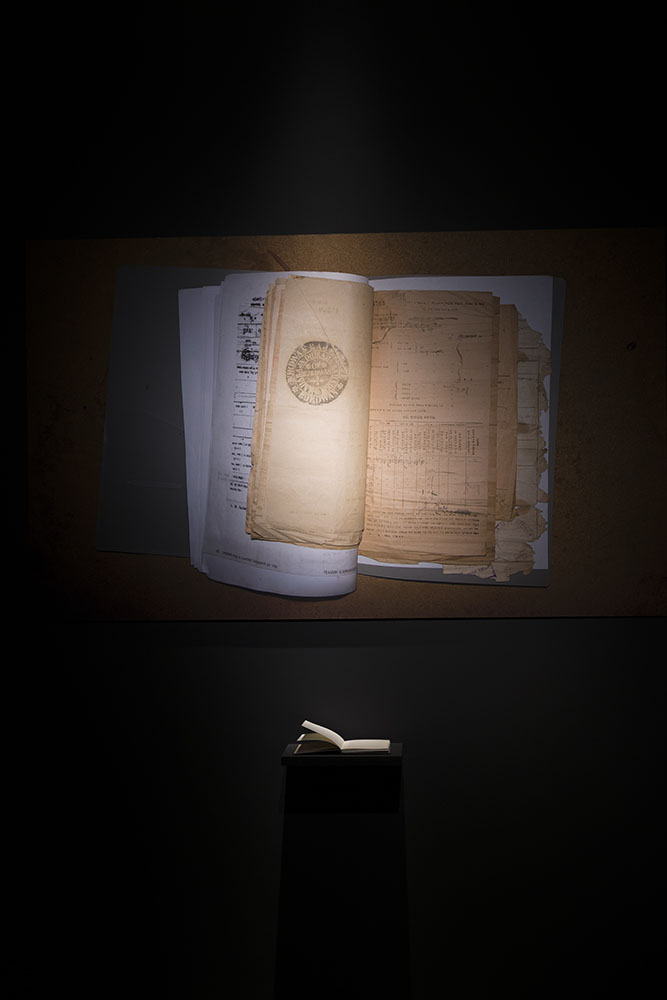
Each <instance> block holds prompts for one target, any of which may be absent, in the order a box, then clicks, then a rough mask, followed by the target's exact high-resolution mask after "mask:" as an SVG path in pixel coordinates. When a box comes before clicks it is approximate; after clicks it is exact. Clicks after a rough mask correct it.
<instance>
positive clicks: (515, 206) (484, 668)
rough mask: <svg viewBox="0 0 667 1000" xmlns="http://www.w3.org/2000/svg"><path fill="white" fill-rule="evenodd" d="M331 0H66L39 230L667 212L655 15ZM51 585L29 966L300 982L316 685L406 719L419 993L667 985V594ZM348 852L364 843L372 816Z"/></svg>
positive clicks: (325, 704) (626, 991) (624, 221)
mask: <svg viewBox="0 0 667 1000" xmlns="http://www.w3.org/2000/svg"><path fill="white" fill-rule="evenodd" d="M304 11H305V8H304ZM304 11H301V12H300V11H299V10H298V5H297V10H296V14H295V12H294V9H292V13H291V15H290V18H291V19H287V15H283V14H282V13H277V12H276V13H275V14H274V16H273V17H272V18H271V19H270V20H268V21H265V20H262V19H261V18H259V17H256V16H255V13H254V12H253V17H252V18H248V19H247V20H246V21H245V22H242V21H240V20H239V19H238V18H234V20H233V25H232V22H231V20H230V21H228V22H227V23H225V24H224V25H216V26H215V28H211V30H206V28H207V25H206V23H205V22H202V21H201V20H199V19H198V18H192V19H190V20H188V21H187V23H185V24H182V23H181V22H179V26H178V27H179V31H178V37H177V38H176V39H170V40H169V41H168V40H167V39H166V37H165V33H164V31H163V30H162V28H159V29H158V28H157V27H156V25H155V23H154V22H153V21H147V22H146V23H141V22H140V21H139V20H138V19H137V18H138V15H136V14H135V15H134V19H133V20H131V21H130V22H129V23H128V22H126V21H123V22H122V24H119V23H110V24H107V25H106V26H105V42H106V44H105V45H104V46H102V45H101V43H100V40H99V37H98V36H96V41H95V44H92V40H91V45H90V46H82V45H81V44H79V43H77V44H76V45H75V44H74V43H73V42H70V43H69V46H65V47H63V45H61V46H60V47H58V46H55V45H54V44H53V42H54V40H55V39H56V38H57V39H58V40H59V41H61V42H62V41H63V39H62V37H61V33H62V31H63V30H64V28H63V25H62V24H57V25H56V24H51V25H49V24H44V25H43V26H42V33H41V34H40V35H39V36H37V37H34V38H33V42H32V49H31V52H30V63H29V65H30V66H32V67H33V74H38V75H39V76H40V78H41V79H42V81H43V83H44V85H43V86H42V87H41V88H39V91H38V94H39V96H38V98H37V97H36V98H35V99H34V101H33V103H32V104H29V108H28V110H27V111H26V113H25V114H22V115H20V116H18V118H19V119H20V120H19V125H20V133H21V142H20V144H19V145H18V146H17V148H20V150H22V152H21V153H19V154H18V155H17V165H18V167H19V169H18V174H19V175H20V178H19V180H18V181H17V187H16V191H17V192H18V194H17V198H16V201H15V204H14V211H15V212H18V228H19V229H20V231H21V235H22V236H23V237H28V238H46V239H49V238H61V237H72V238H78V237H81V238H87V237H122V236H128V237H135V236H185V235H198V236H225V235H234V234H240V235H252V234H267V233H316V232H320V233H327V232H340V233H351V232H400V231H427V230H428V231H439V230H454V229H459V230H479V229H521V228H528V229H530V228H559V227H571V226H573V227H589V226H593V227H598V226H601V227H605V226H626V225H627V226H639V227H642V226H662V225H664V216H663V203H662V183H661V182H659V179H658V164H660V163H661V162H662V157H661V156H659V155H658V150H657V135H656V129H655V115H654V109H655V105H656V101H657V95H658V94H659V93H660V92H661V91H660V89H659V88H658V84H657V67H658V66H660V65H661V60H660V59H659V58H658V57H657V55H654V54H653V53H651V51H650V47H651V45H652V44H655V43H652V42H651V40H650V39H648V40H647V39H646V38H645V37H643V35H642V37H641V38H640V37H639V35H638V36H637V37H636V38H633V37H632V36H633V30H632V28H628V26H627V25H623V28H622V31H621V30H620V29H619V30H618V31H612V30H611V29H610V28H609V27H608V26H605V28H604V31H602V32H600V31H599V30H596V32H595V33H591V35H590V36H589V37H584V36H583V35H582V33H581V30H580V27H579V26H578V27H577V31H576V32H575V33H574V35H573V37H569V36H568V30H569V29H568V28H567V27H564V25H566V24H567V23H568V22H567V19H566V18H562V19H561V21H560V23H559V25H554V24H552V25H550V31H549V39H550V42H549V45H548V46H545V39H544V34H545V31H544V29H543V28H538V27H537V26H535V27H533V26H532V25H531V24H522V25H521V26H518V25H517V24H506V25H505V27H506V28H508V29H509V31H508V33H507V39H506V41H505V43H502V42H501V41H500V39H499V36H498V33H497V29H498V25H497V24H496V23H495V22H494V23H493V25H491V26H485V27H482V26H480V25H477V27H476V30H475V31H474V32H473V31H471V30H470V28H469V27H468V28H466V29H465V31H464V29H463V28H462V27H461V26H456V27H453V26H451V25H449V30H448V31H447V32H444V31H443V29H442V27H441V28H440V29H439V30H438V31H435V30H429V28H430V27H431V23H430V22H429V21H425V20H424V18H415V20H414V26H413V27H410V24H409V23H408V24H406V21H408V22H410V20H411V19H412V16H413V13H414V11H413V10H412V8H411V10H410V12H409V14H410V16H409V17H408V16H406V17H404V18H403V20H402V22H401V24H400V26H398V25H396V26H395V23H392V24H391V25H387V24H385V27H384V31H383V32H379V30H378V27H377V25H376V24H375V22H374V20H373V18H372V17H371V15H370V14H365V13H361V12H359V11H357V12H355V15H354V30H352V29H351V27H350V22H349V20H345V18H344V17H343V16H342V14H341V16H340V17H339V18H337V19H336V21H335V23H331V22H330V23H326V24H322V25H317V24H313V23H311V22H310V21H309V20H307V19H306V17H305V13H304ZM559 16H560V15H559ZM519 27H521V29H522V31H521V32H519ZM278 28H280V30H278ZM480 36H482V37H480ZM639 43H641V58H640V56H639ZM46 84H48V85H46ZM601 516H604V515H603V514H601ZM91 544H92V543H91ZM608 571H609V572H613V571H614V570H613V560H610V563H609V567H608ZM26 592H27V594H28V595H29V597H30V600H29V601H28V602H27V604H26V606H25V610H24V615H26V616H27V619H26V620H27V625H23V626H22V632H21V641H22V643H24V644H25V643H27V648H28V651H29V655H28V656H27V657H26V658H25V665H24V666H23V667H21V668H20V670H19V666H18V664H15V665H14V666H13V667H12V668H11V684H10V687H9V692H10V696H9V697H8V700H7V705H6V708H5V711H6V713H7V715H8V717H9V723H10V725H9V726H8V730H7V731H8V733H10V734H11V739H10V740H9V742H8V750H7V761H8V763H9V768H8V770H9V772H10V775H9V779H8V780H9V783H10V786H11V789H12V791H13V792H15V793H16V796H17V802H18V803H19V805H18V808H17V810H16V813H15V815H16V817H17V820H18V822H17V824H16V826H17V832H18V837H17V839H18V840H20V844H18V845H17V854H16V857H17V859H18V858H19V856H20V857H22V858H24V859H25V860H21V861H18V860H17V861H16V863H15V864H13V865H12V869H13V871H12V875H13V876H14V877H15V880H16V882H17V883H18V887H19V891H18V893H17V903H16V919H15V920H14V924H15V928H16V929H18V931H19V935H20V937H21V938H22V940H23V944H24V946H25V954H23V952H21V953H20V954H19V952H18V951H17V952H16V953H15V955H14V958H13V962H12V964H13V966H14V971H15V972H16V974H17V980H20V981H21V982H22V984H23V989H24V991H25V992H24V995H32V994H31V993H30V990H31V989H32V988H33V987H34V988H35V990H37V993H36V995H39V994H40V990H41V989H42V984H43V982H45V981H46V982H48V983H50V984H51V985H56V984H57V985H58V986H59V987H60V988H61V989H62V991H64V992H66V993H67V995H68V996H69V997H71V998H73V1000H74V998H78V997H81V998H83V997H86V998H100V1000H101V998H106V997H111V996H114V997H116V996H119V995H122V996H135V995H136V996H156V997H158V996H159V997H178V998H183V1000H185V998H188V1000H189V998H192V1000H200V998H202V1000H204V998H205V1000H208V998H213V997H215V998H220V997H225V996H233V997H235V998H236V997H238V998H244V1000H246V998H249V1000H254V998H257V1000H272V998H273V989H274V980H275V975H276V968H277V959H278V953H277V933H278V924H279V915H280V907H281V896H282V895H284V892H285V884H284V878H283V877H282V875H281V864H282V858H283V850H284V848H285V841H284V832H285V826H284V823H285V812H284V782H285V773H284V772H285V769H284V768H282V767H281V764H280V754H281V752H282V750H283V748H284V746H285V744H286V743H288V742H290V741H292V740H294V739H295V738H296V736H297V735H298V733H299V731H300V724H301V722H302V720H303V719H304V718H311V719H313V720H314V721H320V722H322V723H323V724H324V725H328V726H331V727H332V728H334V729H338V730H339V731H341V732H342V733H343V735H345V736H348V737H350V738H353V737H355V736H359V737H363V736H369V737H373V736H379V737H389V738H391V739H392V740H395V741H399V742H402V743H403V745H404V751H405V756H404V763H403V784H402V799H401V812H400V823H401V827H402V831H403V839H402V840H401V844H402V848H403V851H404V863H405V892H401V893H398V894H397V898H396V912H395V914H392V913H391V912H389V914H387V912H384V913H383V914H379V913H378V914H370V916H369V915H368V914H367V913H366V914H364V915H362V919H364V920H369V919H370V920H377V921H379V920H380V919H382V920H385V921H386V920H392V919H393V918H394V917H395V920H396V921H398V922H400V921H401V920H404V921H405V922H406V923H405V926H406V927H407V935H408V942H407V946H406V949H405V954H407V956H408V960H409V974H410V980H411V983H412V993H411V997H412V1000H422V998H426V997H428V998H429V1000H430V998H431V997H434V996H448V995H449V996H452V997H456V998H466V1000H467V998H477V997H480V998H485V997H490V996H498V995H500V996H504V995H508V996H512V997H517V998H518V997H530V998H549V997H556V996H558V997H562V996H568V997H577V996H582V997H587V998H588V997H595V996H608V995H610V991H611V990H612V988H618V989H619V990H620V993H621V995H628V996H646V995H649V994H648V983H649V982H650V981H651V979H652V978H653V976H654V974H655V973H656V971H659V962H660V956H661V951H662V925H661V923H660V916H659V910H660V907H661V901H662V899H663V898H664V869H663V865H662V860H661V847H662V843H663V840H664V832H665V831H664V826H663V825H662V823H661V819H660V809H659V800H660V784H661V779H662V775H663V770H662V758H663V751H664V747H663V726H664V680H663V673H662V671H661V670H660V664H659V660H660V656H659V651H660V650H661V647H662V646H664V629H663V624H664V618H656V619H646V618H645V619H632V618H619V619H555V620H544V619H540V620H533V619H531V620H529V619H515V620H507V621H503V620H497V621H485V620H469V621H447V620H440V621H415V622H400V621H396V622H392V621H384V622H361V621H340V622H297V621H285V622H272V623H270V622H220V623H215V622H196V621H195V622H163V623H160V624H157V623H152V624H149V623H127V622H108V621H105V622H90V621H87V622H84V621H83V620H82V621H77V620H76V615H73V616H72V618H71V619H70V620H68V621H61V620H58V619H57V617H56V619H55V620H54V615H53V614H52V613H51V611H50V609H49V607H48V606H46V604H45V600H44V594H43V593H40V591H39V589H38V587H37V586H35V585H34V584H33V589H31V585H30V583H28V588H27V591H26ZM63 604H64V605H66V606H70V607H71V605H69V604H68V602H67V601H64V602H63ZM81 617H82V618H83V617H84V616H83V615H82V616H81ZM22 620H24V619H23V617H22ZM15 689H16V691H15ZM317 829H318V830H319V833H318V836H320V835H321V836H322V837H323V838H325V835H326V830H323V827H322V826H321V825H320V826H319V827H318V828H317ZM19 848H20V854H19ZM311 849H312V850H316V846H315V847H313V845H311ZM332 850H333V849H332V847H331V842H330V841H329V842H328V846H327V849H326V850H324V849H323V850H322V851H321V853H320V867H321V868H322V869H326V868H327V867H328V866H330V865H331V858H332V853H331V852H332ZM335 855H336V863H337V864H338V865H339V866H340V870H341V871H343V872H344V871H348V872H354V870H355V864H356V861H355V844H354V839H353V836H351V837H349V838H345V837H343V838H341V841H340V842H339V844H338V845H337V848H336V849H335ZM314 856H315V855H314ZM343 888H345V892H348V891H349V882H348V883H345V886H343V882H341V884H340V890H341V893H342V891H343ZM305 902H306V901H304V903H305ZM307 902H308V904H310V906H311V907H312V904H313V903H314V904H315V906H316V909H315V911H313V910H309V914H308V919H309V920H320V921H321V922H322V925H323V930H324V931H325V932H326V933H327V934H329V935H330V936H331V938H332V941H333V947H332V956H333V957H332V962H333V963H335V962H336V961H337V960H338V958H339V957H340V955H341V954H343V953H344V951H345V936H346V934H348V935H349V934H357V935H358V934H359V933H360V932H359V930H358V920H359V916H360V915H359V914H358V913H357V912H356V910H355V899H354V898H350V899H349V915H350V921H351V923H350V926H349V927H348V928H340V927H335V928H332V927H331V926H330V923H328V922H327V905H326V900H314V901H313V900H311V899H308V900H307ZM334 902H335V904H336V907H339V906H340V905H341V900H340V899H336V900H334V899H332V900H331V903H332V905H333V903H334ZM295 934H298V928H297V929H295ZM396 959H397V956H396V955H395V954H392V953H391V951H388V953H387V956H386V961H387V963H389V966H390V968H391V962H392V961H396ZM303 961H304V968H307V967H308V962H307V956H306V955H304V956H303ZM321 974H322V981H321V982H318V983H316V982H313V981H312V978H311V979H304V981H297V985H296V987H295V989H294V991H293V993H292V994H291V995H295V994H297V992H298V993H301V994H305V993H307V992H308V993H314V992H316V991H317V990H318V988H320V991H321V989H322V988H323V985H324V983H325V982H326V980H327V979H328V978H330V976H331V969H330V968H323V969H322V970H321ZM338 995H340V994H338ZM345 996H346V997H349V998H350V1000H352V998H354V997H356V996H357V994H356V993H355V987H354V983H351V984H350V988H349V990H348V991H346V992H345ZM405 1000H410V997H408V996H407V995H406V996H405Z"/></svg>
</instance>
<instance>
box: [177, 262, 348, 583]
mask: <svg viewBox="0 0 667 1000" xmlns="http://www.w3.org/2000/svg"><path fill="white" fill-rule="evenodd" d="M287 273H298V274H305V275H308V276H310V274H312V272H284V271H281V272H256V273H255V272H253V273H250V274H237V275H236V274H235V275H230V276H228V277H227V278H226V279H225V281H224V282H223V283H222V286H221V289H220V290H219V294H218V297H217V306H216V312H217V315H216V317H215V319H214V320H211V313H210V310H209V311H206V310H204V315H202V313H200V318H202V322H203V323H204V324H206V325H208V324H209V323H212V329H210V328H209V333H208V339H209V340H210V339H211V338H212V340H211V343H209V344H208V345H207V346H206V347H204V348H202V351H201V354H200V358H201V357H208V358H211V359H215V355H216V348H217V360H216V361H214V360H212V361H211V364H212V365H214V378H213V379H212V380H211V384H210V387H209V385H208V382H206V381H205V382H204V384H202V383H200V385H201V390H202V392H203V393H205V398H204V399H202V400H201V401H200V402H199V403H197V404H195V405H196V409H197V410H199V411H200V412H201V419H202V422H203V424H204V425H206V424H208V427H210V436H209V442H210V446H209V452H208V460H207V461H205V465H206V472H202V471H199V472H195V471H193V473H192V476H191V477H189V478H188V504H189V506H192V507H193V509H194V511H195V513H194V515H193V522H194V523H193V527H192V528H191V538H193V540H194V544H195V545H196V546H197V548H196V550H195V551H193V553H192V555H191V560H192V562H193V564H194V565H195V566H197V567H198V568H200V569H201V570H202V571H203V572H204V573H206V574H207V575H208V576H209V577H211V578H212V579H215V580H218V581H220V582H223V583H231V584H235V585H237V586H242V587H248V588H250V589H253V590H262V591H268V592H271V593H278V594H290V595H293V596H302V597H326V596H334V595H337V594H345V593H349V592H351V591H353V590H354V589H355V586H356V566H357V550H356V548H351V549H342V550H327V549H312V548H308V547H306V546H301V545H289V544H286V543H283V542H266V541H261V540H259V539H251V538H250V536H249V535H248V534H247V533H246V530H245V513H246V500H247V486H248V475H249V472H250V442H251V435H252V419H253V413H254V404H255V392H256V383H257V359H258V354H259V336H260V331H261V323H262V314H263V307H264V300H265V297H266V293H267V291H268V289H269V286H270V284H271V283H272V282H273V281H274V280H275V279H276V278H278V277H285V276H286V274H287ZM322 276H324V277H330V278H338V279H344V280H347V281H350V280H352V281H362V282H366V280H367V279H366V278H362V277H360V276H358V275H349V274H330V273H326V274H324V275H322ZM201 292H202V299H207V298H208V295H209V292H208V291H207V290H201ZM186 301H187V299H186ZM192 311H194V309H193V310H192ZM195 339H196V338H195ZM201 340H202V341H206V340H207V335H206V334H205V333H202V334H201ZM191 394H192V390H190V391H188V392H187V393H186V391H185V388H184V406H185V398H186V395H188V397H190V396H191ZM194 419H197V418H194ZM189 453H190V452H189V451H188V450H187V448H186V454H189ZM198 458H199V459H200V460H204V458H203V456H202V455H199V456H197V455H193V461H194V462H196V461H197V459H198ZM206 473H208V482H207V483H206V482H205V481H206ZM191 481H192V483H193V495H192V503H191V495H190V483H191ZM202 490H205V493H204V496H203V497H202V493H201V491H202ZM204 506H205V509H206V515H205V518H204V520H203V523H201V524H200V514H201V511H202V510H203V508H204Z"/></svg>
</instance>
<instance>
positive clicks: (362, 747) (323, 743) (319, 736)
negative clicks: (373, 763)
mask: <svg viewBox="0 0 667 1000" xmlns="http://www.w3.org/2000/svg"><path fill="white" fill-rule="evenodd" d="M302 725H303V726H304V727H305V728H306V729H310V730H311V732H309V733H302V734H301V736H299V739H298V740H297V747H296V749H295V751H294V753H295V754H308V753H335V754H337V753H364V754H367V753H389V751H390V750H391V743H390V741H389V740H344V739H343V737H342V736H339V735H338V733H334V731H333V730H332V729H326V728H325V727H324V726H318V725H316V724H315V723H314V722H308V720H307V719H305V720H304V721H303V722H302Z"/></svg>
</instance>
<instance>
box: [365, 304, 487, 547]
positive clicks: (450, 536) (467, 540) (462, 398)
mask: <svg viewBox="0 0 667 1000" xmlns="http://www.w3.org/2000/svg"><path fill="white" fill-rule="evenodd" d="M499 311H500V310H499V300H498V299H497V298H496V297H495V296H493V295H492V294H491V293H489V292H460V291H456V292H452V291H397V290H394V291H378V292H376V294H375V308H374V319H373V356H372V369H371V399H370V421H369V437H368V468H367V487H366V525H365V529H364V537H363V541H362V544H361V546H360V554H362V555H364V556H368V557H370V558H372V559H377V560H380V561H384V562H419V561H421V562H443V563H444V562H446V561H457V562H461V563H468V562H470V563H471V564H477V563H479V562H490V561H492V559H493V556H494V545H495V543H494V528H495V520H496V463H497V458H496V446H497V441H496V424H497V405H498V397H497V388H498V387H497V383H498V356H499Z"/></svg>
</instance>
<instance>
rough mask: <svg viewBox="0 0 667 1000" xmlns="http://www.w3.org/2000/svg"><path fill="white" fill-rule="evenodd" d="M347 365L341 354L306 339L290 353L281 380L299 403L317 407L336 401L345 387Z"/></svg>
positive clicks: (328, 345) (321, 342) (339, 351)
mask: <svg viewBox="0 0 667 1000" xmlns="http://www.w3.org/2000/svg"><path fill="white" fill-rule="evenodd" d="M348 372H349V368H348V364H347V359H346V357H345V355H344V354H343V352H342V351H341V350H340V349H339V348H338V347H334V346H333V345H332V344H328V343H326V342H325V341H323V340H309V341H308V342H307V343H306V344H302V345H301V346H300V347H297V349H296V350H295V351H293V352H292V354H291V356H290V359H289V361H288V362H287V368H286V369H285V378H286V379H287V384H288V386H289V387H290V389H291V390H292V392H293V393H294V395H295V396H296V398H297V399H300V400H301V402H302V403H310V405H311V406H319V405H320V404H321V403H331V402H333V400H334V399H338V397H339V396H340V394H341V392H342V391H343V389H344V388H345V386H346V385H347V379H348Z"/></svg>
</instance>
